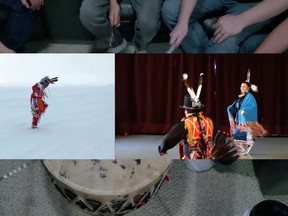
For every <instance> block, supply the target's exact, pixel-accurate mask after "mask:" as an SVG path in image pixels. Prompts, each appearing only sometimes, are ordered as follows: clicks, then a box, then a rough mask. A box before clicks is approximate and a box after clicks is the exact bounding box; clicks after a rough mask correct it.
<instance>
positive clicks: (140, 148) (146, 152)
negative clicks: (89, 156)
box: [115, 135, 288, 159]
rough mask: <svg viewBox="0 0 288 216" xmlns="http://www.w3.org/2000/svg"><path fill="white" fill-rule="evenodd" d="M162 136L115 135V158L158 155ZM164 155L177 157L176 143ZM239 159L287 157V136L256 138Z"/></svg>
mask: <svg viewBox="0 0 288 216" xmlns="http://www.w3.org/2000/svg"><path fill="white" fill-rule="evenodd" d="M162 138H163V136H162V135H130V136H128V137H124V136H116V140H115V151H116V158H127V159H135V158H137V159H138V158H139V159H141V158H155V157H160V156H159V154H158V146H159V145H160V144H161V141H162ZM165 157H169V158H171V159H179V153H178V145H176V146H175V147H174V148H173V149H170V150H169V151H168V155H166V156H165ZM241 159H288V138H283V137H263V138H256V141H255V145H254V147H253V148H252V149H251V151H250V154H249V155H247V156H245V157H241Z"/></svg>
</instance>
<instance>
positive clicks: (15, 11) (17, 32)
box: [0, 0, 40, 52]
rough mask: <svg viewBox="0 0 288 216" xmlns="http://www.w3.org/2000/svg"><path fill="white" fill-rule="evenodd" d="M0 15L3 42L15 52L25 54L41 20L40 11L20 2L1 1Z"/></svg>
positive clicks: (18, 0) (0, 33)
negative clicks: (26, 46)
mask: <svg viewBox="0 0 288 216" xmlns="http://www.w3.org/2000/svg"><path fill="white" fill-rule="evenodd" d="M0 13H1V15H2V16H1V20H0V22H1V28H0V40H1V42H2V43H3V44H4V45H5V46H7V47H8V48H9V49H12V50H14V51H15V52H23V51H24V48H25V45H26V44H27V42H28V41H29V39H30V37H31V35H32V33H33V31H34V28H35V24H36V22H37V21H38V20H39V19H40V16H39V15H40V14H39V11H33V10H31V9H27V8H25V7H24V6H23V5H22V4H21V1H20V0H17V1H15V0H0Z"/></svg>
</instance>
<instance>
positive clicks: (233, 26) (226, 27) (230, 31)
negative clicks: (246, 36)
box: [213, 14, 245, 44]
mask: <svg viewBox="0 0 288 216" xmlns="http://www.w3.org/2000/svg"><path fill="white" fill-rule="evenodd" d="M215 28H216V30H215V32H214V40H213V42H214V43H218V44H219V43H222V42H223V41H225V40H226V39H227V38H229V37H231V36H234V35H236V34H239V33H240V32H242V30H243V29H244V28H245V26H244V24H243V22H242V21H241V20H240V18H239V16H237V15H229V14H227V15H225V16H222V17H220V18H219V19H218V22H217V23H216V26H215Z"/></svg>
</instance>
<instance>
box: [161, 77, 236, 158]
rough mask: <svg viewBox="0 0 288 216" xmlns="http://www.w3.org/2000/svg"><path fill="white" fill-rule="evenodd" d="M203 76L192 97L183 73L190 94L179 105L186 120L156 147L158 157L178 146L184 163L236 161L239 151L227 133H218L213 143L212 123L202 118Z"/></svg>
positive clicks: (191, 91)
mask: <svg viewBox="0 0 288 216" xmlns="http://www.w3.org/2000/svg"><path fill="white" fill-rule="evenodd" d="M202 76H203V74H200V80H199V85H198V89H197V92H196V94H195V92H194V90H193V88H192V87H191V86H190V85H189V83H188V80H187V79H188V75H187V74H183V80H184V83H185V86H186V88H187V91H188V93H189V95H185V97H184V105H183V106H180V107H181V108H183V109H184V110H185V117H184V118H183V119H182V120H181V122H179V123H176V124H175V125H174V126H173V127H172V129H171V130H170V131H169V132H168V133H167V134H166V135H165V137H164V139H163V141H162V144H161V145H160V146H159V147H158V151H159V154H160V155H161V156H162V155H165V154H167V151H168V150H169V149H171V148H174V147H175V146H176V145H177V144H179V153H180V158H181V159H183V160H188V159H213V160H225V161H227V160H235V159H237V158H238V152H237V150H236V148H235V146H234V142H233V141H232V139H231V137H229V136H228V134H226V133H221V132H218V133H217V135H216V136H215V138H214V140H213V131H214V126H213V121H212V120H211V119H210V118H208V117H206V116H204V114H203V112H202V107H203V104H201V102H200V100H199V97H200V94H201V89H202V81H203V79H202Z"/></svg>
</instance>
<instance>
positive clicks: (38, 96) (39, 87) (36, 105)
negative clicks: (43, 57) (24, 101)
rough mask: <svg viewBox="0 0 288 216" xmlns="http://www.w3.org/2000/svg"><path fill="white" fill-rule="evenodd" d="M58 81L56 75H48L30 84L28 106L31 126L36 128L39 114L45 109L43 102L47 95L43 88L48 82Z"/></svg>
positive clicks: (39, 117) (46, 105) (45, 105)
mask: <svg viewBox="0 0 288 216" xmlns="http://www.w3.org/2000/svg"><path fill="white" fill-rule="evenodd" d="M57 81H58V77H54V78H51V79H50V78H49V77H48V76H46V77H44V78H42V79H41V80H40V82H38V83H36V84H35V85H33V86H32V94H31V97H30V106H31V113H32V117H33V118H32V128H33V129H34V128H37V126H38V123H39V121H40V119H41V116H42V115H43V113H44V112H45V111H46V109H47V107H48V104H47V103H46V102H45V98H46V97H48V96H47V94H46V92H45V88H47V87H48V86H49V84H50V83H52V84H54V82H57Z"/></svg>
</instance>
